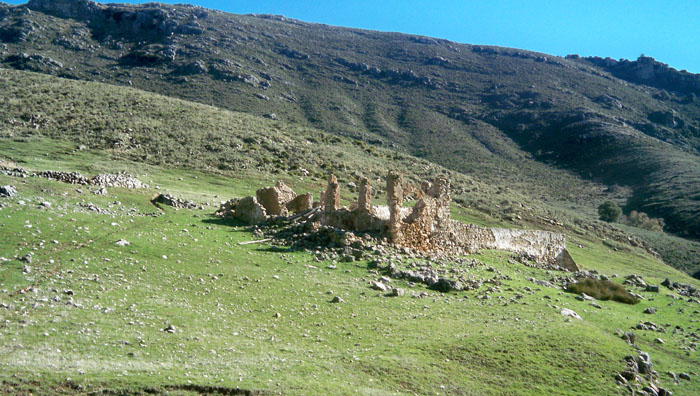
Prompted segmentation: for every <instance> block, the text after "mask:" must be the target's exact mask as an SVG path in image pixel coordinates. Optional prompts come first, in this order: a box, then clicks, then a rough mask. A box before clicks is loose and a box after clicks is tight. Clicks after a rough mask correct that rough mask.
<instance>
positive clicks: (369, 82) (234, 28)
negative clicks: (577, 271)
mask: <svg viewBox="0 0 700 396" xmlns="http://www.w3.org/2000/svg"><path fill="white" fill-rule="evenodd" d="M30 9H31V12H30ZM0 40H2V41H3V43H4V44H2V47H0V52H1V56H2V62H3V64H4V65H5V66H6V67H11V68H15V69H22V70H33V71H39V72H42V73H48V74H53V75H59V76H64V77H68V78H72V79H80V80H94V81H103V82H108V83H111V84H117V85H128V86H135V87H138V88H140V89H143V90H147V91H151V92H157V93H161V94H165V95H168V96H171V97H178V98H183V99H187V100H190V101H194V102H199V103H203V104H207V105H214V106H217V107H220V108H226V109H230V110H235V111H242V112H246V113H251V114H255V115H267V116H269V117H275V118H279V119H280V120H284V121H287V122H290V123H293V124H296V125H304V126H312V127H316V128H319V129H322V130H324V131H327V132H330V133H333V134H336V135H342V136H349V137H352V138H354V139H357V140H359V141H362V142H364V143H365V144H370V145H372V146H378V147H382V146H384V147H388V148H396V149H400V150H402V151H403V152H404V153H408V154H412V155H415V156H418V157H421V158H424V159H426V160H430V161H433V162H436V163H439V164H441V165H443V166H446V167H448V168H450V169H452V170H455V171H458V172H462V173H465V174H473V173H479V172H482V171H486V172H488V173H489V174H490V175H494V174H497V175H498V177H499V178H500V179H502V180H505V181H507V184H508V185H510V186H513V187H514V188H517V189H518V190H520V191H526V192H527V193H528V194H529V195H532V196H534V195H537V194H540V197H547V198H548V199H554V200H569V201H570V200H573V199H575V197H577V196H580V195H581V194H580V192H581V191H580V190H579V191H575V190H572V189H571V186H570V185H569V184H568V183H566V182H565V181H562V178H561V177H558V176H555V177H552V176H551V174H552V173H553V172H554V173H557V172H560V171H559V170H556V169H567V170H570V171H573V172H576V173H577V174H578V175H580V176H581V177H582V178H584V179H586V180H594V181H597V182H600V183H604V184H606V185H608V186H610V187H614V186H623V187H624V189H623V190H620V191H626V192H627V195H625V196H621V197H619V202H620V203H622V204H623V206H625V207H626V210H627V211H630V210H633V209H635V210H639V211H645V212H648V213H649V215H651V216H652V217H663V218H664V219H665V220H666V224H667V225H668V226H669V229H670V230H672V231H676V232H679V233H682V234H687V235H690V236H695V237H697V236H698V235H700V234H699V233H700V231H699V228H698V227H700V223H699V221H700V220H699V219H700V217H699V216H700V215H699V213H700V210H697V209H698V208H699V207H700V203H699V202H698V194H699V193H700V191H699V190H698V189H699V188H700V186H698V184H697V183H696V180H698V179H700V170H698V167H697V164H698V149H699V148H700V102H698V100H697V98H696V96H697V95H694V94H693V93H692V92H690V93H689V91H688V87H686V86H682V87H681V88H683V89H681V88H678V87H677V85H678V84H676V80H674V79H671V80H670V81H672V82H674V84H671V85H668V84H656V83H655V82H654V81H639V80H634V79H630V78H627V77H628V74H629V73H630V72H629V71H628V70H627V69H628V68H629V67H627V64H621V65H623V66H625V69H624V70H618V69H619V68H616V69H614V70H613V69H610V70H608V69H607V68H606V67H607V66H606V65H605V64H600V63H599V62H598V63H596V62H593V61H590V60H586V59H577V58H575V57H571V58H567V59H564V58H558V57H552V56H550V55H546V54H539V53H533V52H529V51H524V50H516V49H506V48H497V47H488V46H475V45H464V44H458V43H453V42H449V41H445V40H439V39H432V38H427V37H418V36H410V35H402V34H395V33H378V32H371V31H362V30H357V29H345V28H337V27H331V26H325V25H316V24H308V23H304V22H300V21H295V20H290V19H286V18H284V17H277V16H242V15H232V14H225V13H221V12H216V11H211V10H205V9H202V8H199V7H192V6H168V5H156V4H148V5H143V6H129V5H120V6H117V5H110V6H102V5H97V4H95V3H92V2H90V1H79V2H77V1H75V0H73V1H69V0H61V1H43V0H33V1H31V2H30V3H29V8H27V7H24V6H20V7H10V6H0ZM610 73H614V75H613V74H610ZM667 75H668V73H665V74H662V76H667ZM615 76H620V77H623V78H627V79H628V80H630V81H637V82H638V83H640V84H639V85H637V84H634V83H629V82H628V81H625V80H622V79H619V78H617V77H615ZM682 77H683V78H682V79H681V81H685V80H688V79H690V80H692V81H695V80H696V79H694V78H690V77H687V76H682ZM691 77H692V76H691ZM660 78H661V77H660ZM664 78H665V77H664ZM657 87H663V88H667V89H674V90H671V91H666V90H664V89H661V88H657ZM674 87H675V88H674ZM273 114H274V116H273ZM639 159H641V161H639ZM561 174H562V173H558V175H561ZM583 196H585V194H583Z"/></svg>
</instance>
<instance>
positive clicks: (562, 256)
mask: <svg viewBox="0 0 700 396" xmlns="http://www.w3.org/2000/svg"><path fill="white" fill-rule="evenodd" d="M358 186H359V197H358V199H357V201H356V202H353V203H352V204H351V205H350V206H349V207H341V205H340V187H339V184H338V180H337V178H336V177H335V176H334V175H331V176H330V177H329V180H328V186H327V188H326V191H325V192H323V193H322V194H321V200H320V202H316V203H313V198H312V196H311V194H304V195H297V194H296V193H294V191H292V190H291V188H289V187H287V186H286V185H284V184H283V183H281V182H278V183H277V185H275V186H274V187H269V188H261V189H259V190H258V191H257V194H256V196H255V197H247V198H243V199H235V200H231V201H228V202H226V203H224V204H223V205H222V207H221V210H220V211H219V215H221V216H230V217H235V218H238V219H240V220H243V221H245V222H247V223H249V224H255V223H260V222H263V221H264V220H266V219H267V218H268V217H270V216H289V215H290V214H291V215H296V216H303V218H304V219H305V221H307V222H310V225H311V228H313V225H314V224H317V225H319V226H320V225H323V226H330V227H335V228H339V229H343V230H348V231H354V232H372V233H376V234H379V235H382V236H385V237H386V238H387V239H388V240H389V241H390V242H391V243H393V244H394V245H396V246H397V247H402V248H409V249H412V250H418V251H424V252H441V253H448V254H469V253H475V252H477V251H479V250H481V249H499V250H506V251H510V252H514V253H517V254H522V255H526V256H528V257H530V258H532V259H534V260H536V261H539V262H546V263H548V264H553V265H557V266H559V267H562V268H565V269H568V270H571V271H576V270H578V267H577V265H576V263H575V262H574V260H573V259H572V258H571V255H569V252H568V251H567V250H566V236H565V235H564V234H560V233H555V232H549V231H533V230H514V229H505V228H483V227H478V226H475V225H473V224H464V223H461V222H458V221H455V220H452V219H451V218H450V202H451V200H450V183H449V181H448V180H447V179H446V178H444V177H442V176H440V177H438V178H436V179H435V180H434V181H433V182H427V181H426V182H424V183H423V184H422V185H421V186H420V188H411V193H412V194H414V195H418V198H419V199H418V200H417V201H416V203H415V205H413V207H404V206H403V203H404V188H410V186H407V185H405V184H404V181H403V177H402V175H401V174H400V173H398V172H394V171H391V172H389V174H388V175H387V178H386V191H387V202H386V205H385V206H384V205H373V204H372V186H371V184H370V182H369V180H368V179H366V178H360V180H359V183H358ZM416 193H417V194H416Z"/></svg>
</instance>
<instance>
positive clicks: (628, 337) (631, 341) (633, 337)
mask: <svg viewBox="0 0 700 396" xmlns="http://www.w3.org/2000/svg"><path fill="white" fill-rule="evenodd" d="M622 339H623V340H625V342H627V343H628V344H630V345H634V342H635V341H636V340H637V336H636V335H635V334H634V333H625V334H623V335H622Z"/></svg>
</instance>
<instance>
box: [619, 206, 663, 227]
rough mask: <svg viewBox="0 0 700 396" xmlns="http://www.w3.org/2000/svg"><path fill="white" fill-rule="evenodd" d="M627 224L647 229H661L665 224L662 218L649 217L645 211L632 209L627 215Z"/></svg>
mask: <svg viewBox="0 0 700 396" xmlns="http://www.w3.org/2000/svg"><path fill="white" fill-rule="evenodd" d="M627 224H629V225H631V226H632V227H637V228H643V229H645V230H649V231H663V230H664V225H665V224H664V219H656V218H650V217H649V216H648V215H647V214H646V213H644V212H637V211H636V210H633V211H632V212H631V213H630V214H629V216H627Z"/></svg>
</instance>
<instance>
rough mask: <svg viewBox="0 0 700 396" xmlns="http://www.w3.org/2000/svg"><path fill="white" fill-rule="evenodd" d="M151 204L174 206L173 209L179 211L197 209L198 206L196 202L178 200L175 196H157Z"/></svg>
mask: <svg viewBox="0 0 700 396" xmlns="http://www.w3.org/2000/svg"><path fill="white" fill-rule="evenodd" d="M151 202H152V203H154V204H156V203H160V204H164V205H168V206H172V207H173V208H177V209H196V208H197V204H196V203H195V202H194V201H189V200H184V199H180V198H177V197H175V196H172V195H170V194H157V195H156V196H155V197H153V199H151Z"/></svg>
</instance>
